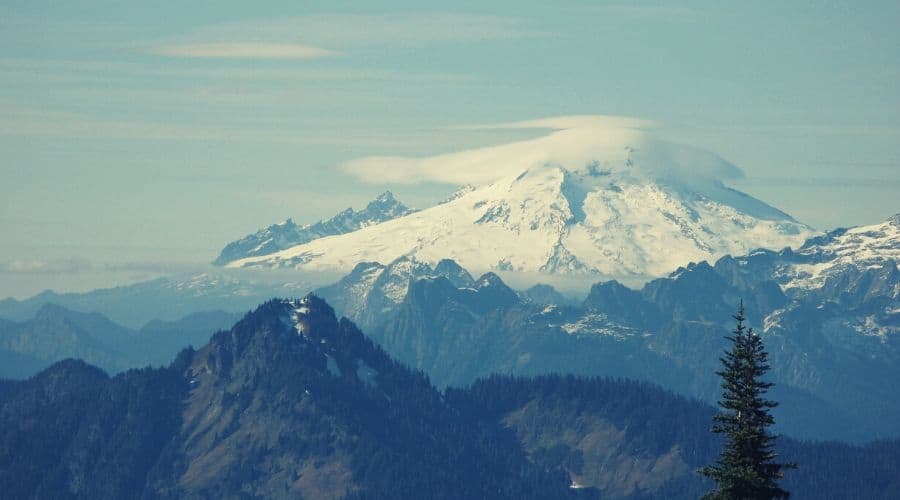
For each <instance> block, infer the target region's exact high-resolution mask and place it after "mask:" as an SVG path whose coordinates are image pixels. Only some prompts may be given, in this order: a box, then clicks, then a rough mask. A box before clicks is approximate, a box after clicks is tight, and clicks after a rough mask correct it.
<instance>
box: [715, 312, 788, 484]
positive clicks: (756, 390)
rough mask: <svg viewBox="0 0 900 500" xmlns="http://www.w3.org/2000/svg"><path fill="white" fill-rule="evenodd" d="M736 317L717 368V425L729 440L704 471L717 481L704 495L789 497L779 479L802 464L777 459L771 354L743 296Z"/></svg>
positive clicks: (716, 427)
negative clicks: (751, 324) (769, 394)
mask: <svg viewBox="0 0 900 500" xmlns="http://www.w3.org/2000/svg"><path fill="white" fill-rule="evenodd" d="M734 319H735V320H737V327H735V329H734V331H733V332H732V336H730V337H726V338H727V339H728V340H729V341H731V343H732V345H731V349H730V350H728V351H725V355H724V357H722V358H720V361H721V362H722V370H721V371H718V372H716V374H717V375H719V376H720V377H721V378H722V399H721V400H720V401H719V407H720V408H721V410H720V411H719V413H718V414H717V415H716V416H715V417H714V420H715V424H714V425H713V428H712V431H713V432H715V433H719V434H724V435H725V445H724V449H723V450H722V452H721V454H720V455H719V460H718V462H716V463H715V464H714V465H711V466H707V467H704V468H703V469H701V471H700V473H701V474H703V475H704V476H707V477H709V478H711V479H713V480H714V481H715V482H716V483H717V488H716V489H715V490H713V491H711V492H709V493H707V494H706V496H705V497H704V498H707V499H734V500H737V499H740V500H744V499H747V500H762V499H772V498H788V496H789V495H790V494H789V493H788V492H787V491H785V490H784V489H782V488H781V487H780V486H779V485H778V479H780V478H782V477H783V476H784V474H783V472H782V469H785V468H793V467H796V465H794V464H783V463H778V462H775V461H774V460H775V457H776V456H777V454H776V453H775V438H776V436H775V435H773V434H771V433H770V432H769V430H768V429H769V427H771V426H772V425H773V424H774V423H775V420H774V419H773V418H772V415H771V414H770V413H769V410H771V409H772V408H774V407H776V406H777V405H778V403H776V402H774V401H770V400H768V399H765V393H766V391H767V390H768V389H769V388H770V387H772V383H770V382H764V381H763V380H762V376H763V375H764V374H765V373H766V371H768V369H769V364H768V354H767V353H766V351H765V349H764V347H763V343H762V338H761V337H760V336H759V335H757V334H756V333H754V332H753V329H752V328H751V329H746V328H745V326H744V320H745V319H746V318H745V317H744V302H743V301H741V304H740V307H739V309H738V313H737V314H736V315H735V316H734Z"/></svg>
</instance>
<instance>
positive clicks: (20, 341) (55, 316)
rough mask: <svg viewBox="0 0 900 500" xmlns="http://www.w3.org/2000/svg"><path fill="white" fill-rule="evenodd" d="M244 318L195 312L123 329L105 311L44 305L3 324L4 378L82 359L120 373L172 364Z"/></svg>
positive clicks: (0, 370) (0, 336) (1, 374)
mask: <svg viewBox="0 0 900 500" xmlns="http://www.w3.org/2000/svg"><path fill="white" fill-rule="evenodd" d="M239 317H240V316H239V315H236V314H234V313H226V312H222V311H210V312H204V313H199V312H197V313H191V314H189V315H187V316H185V317H183V318H181V319H179V320H176V321H160V320H155V321H151V322H149V323H147V324H146V325H144V326H143V327H142V328H140V329H139V330H132V329H130V328H126V327H124V326H121V325H118V324H116V323H114V322H112V321H110V320H109V319H108V318H106V317H105V316H103V315H102V314H100V313H82V312H75V311H70V310H68V309H66V308H64V307H61V306H58V305H56V304H52V303H48V304H45V305H43V306H42V307H41V308H40V309H39V310H38V311H37V313H36V314H35V315H34V317H33V318H31V319H29V320H26V321H22V322H15V321H6V320H0V359H3V360H5V362H4V363H2V364H0V378H25V377H28V376H31V375H33V374H35V373H37V372H38V371H39V370H41V369H43V368H46V367H47V366H50V365H51V364H53V363H55V362H57V361H60V360H63V359H66V358H79V359H82V360H85V361H87V362H89V363H91V364H94V365H97V366H100V367H101V368H103V369H104V370H106V371H109V372H112V373H116V372H120V371H123V370H126V369H128V368H137V367H142V366H150V365H152V366H162V365H167V364H168V363H169V362H170V361H171V360H172V358H173V357H174V356H175V354H177V353H178V351H180V350H181V349H184V348H185V347H187V346H189V345H195V346H200V345H203V344H205V343H206V342H207V341H208V340H209V337H210V336H211V335H212V334H213V333H214V332H216V331H217V330H220V329H225V328H228V327H230V326H231V325H232V324H233V323H234V322H235V321H236V320H237V319H238V318H239Z"/></svg>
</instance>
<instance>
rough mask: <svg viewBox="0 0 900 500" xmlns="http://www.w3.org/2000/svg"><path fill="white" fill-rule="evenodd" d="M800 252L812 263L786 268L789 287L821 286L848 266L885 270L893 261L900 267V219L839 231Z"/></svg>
mask: <svg viewBox="0 0 900 500" xmlns="http://www.w3.org/2000/svg"><path fill="white" fill-rule="evenodd" d="M796 254H797V255H799V256H802V257H805V258H807V259H808V260H809V261H810V262H807V263H798V264H793V265H792V266H790V267H789V268H788V269H785V270H783V271H782V273H783V274H785V275H787V276H788V279H787V281H786V282H785V283H784V285H783V288H785V289H792V288H793V289H801V290H804V289H814V288H819V287H821V286H822V285H823V284H824V283H825V280H826V279H828V277H829V276H830V275H832V274H833V273H835V272H837V271H839V270H840V269H843V268H846V267H848V266H856V267H859V268H862V269H883V268H884V266H886V265H888V263H889V262H891V261H893V265H895V266H897V269H898V270H900V220H898V219H897V216H894V217H892V218H891V219H888V220H886V221H884V222H882V223H879V224H872V225H868V226H857V227H853V228H849V229H846V230H839V231H835V232H833V233H831V234H830V235H827V236H826V237H825V239H824V241H817V242H816V243H815V244H810V245H804V246H803V247H802V248H800V249H798V250H797V252H796ZM895 296H896V294H895Z"/></svg>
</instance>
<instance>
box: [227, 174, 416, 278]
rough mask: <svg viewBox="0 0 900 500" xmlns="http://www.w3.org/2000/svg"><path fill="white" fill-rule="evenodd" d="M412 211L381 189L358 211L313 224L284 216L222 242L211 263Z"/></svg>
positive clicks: (343, 231) (274, 249) (346, 211)
mask: <svg viewBox="0 0 900 500" xmlns="http://www.w3.org/2000/svg"><path fill="white" fill-rule="evenodd" d="M412 212H413V210H412V209H410V208H409V207H407V206H406V205H404V204H403V203H401V202H400V201H399V200H397V199H396V198H395V197H394V194H393V193H392V192H390V191H385V192H383V193H381V194H380V195H378V197H376V198H375V199H374V200H372V201H370V202H369V203H368V204H367V205H366V208H364V209H362V210H359V211H356V210H354V209H353V208H350V207H348V208H346V209H344V210H343V211H341V212H339V213H338V214H336V215H335V216H334V217H332V218H330V219H327V220H321V221H319V222H316V223H314V224H308V225H305V226H298V225H296V224H295V223H294V221H293V220H292V219H286V220H285V221H284V222H281V223H278V224H272V225H270V226H268V227H266V228H264V229H260V230H259V231H257V232H255V233H253V234H250V235H247V236H245V237H243V238H241V239H239V240H237V241H233V242H231V243H229V244H228V245H226V246H225V248H223V249H222V251H221V252H220V253H219V256H218V258H216V260H215V261H214V262H213V264H215V265H219V266H224V265H227V264H228V263H230V262H233V261H235V260H240V259H244V258H248V257H254V256H261V255H270V254H272V253H275V252H279V251H281V250H284V249H286V248H290V247H293V246H296V245H301V244H305V243H309V242H311V241H314V240H317V239H319V238H324V237H326V236H335V235H340V234H346V233H350V232H353V231H357V230H359V229H362V228H364V227H368V226H372V225H375V224H380V223H382V222H385V221H389V220H392V219H396V218H397V217H402V216H404V215H408V214H410V213H412Z"/></svg>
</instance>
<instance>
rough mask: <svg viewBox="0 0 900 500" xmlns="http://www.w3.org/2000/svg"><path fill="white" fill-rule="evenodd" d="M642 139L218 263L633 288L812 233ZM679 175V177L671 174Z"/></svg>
mask: <svg viewBox="0 0 900 500" xmlns="http://www.w3.org/2000/svg"><path fill="white" fill-rule="evenodd" d="M648 141H650V140H649V139H647V138H646V137H643V136H638V137H631V136H628V135H627V134H626V136H625V138H624V139H622V141H621V144H619V143H616V144H614V145H613V146H610V147H609V148H610V149H609V150H608V151H606V152H605V153H604V155H603V156H602V158H600V159H597V160H594V161H591V162H588V163H586V164H582V163H574V164H567V165H562V164H558V163H544V164H540V165H534V166H530V167H526V166H523V167H522V168H521V169H520V170H519V171H516V172H515V174H513V175H510V176H508V177H503V178H500V179H498V180H496V181H494V182H491V183H489V184H485V185H479V186H475V187H469V188H466V189H464V190H462V191H460V192H459V194H458V195H456V196H453V197H451V198H450V199H449V200H447V201H445V202H442V203H440V204H438V205H436V206H433V207H430V208H427V209H425V210H421V211H417V212H409V211H408V210H406V208H405V207H404V206H402V205H399V204H397V205H387V207H388V209H384V208H381V207H382V206H383V205H384V204H385V201H384V200H383V199H382V198H383V196H384V195H383V196H382V198H379V200H380V201H379V200H376V202H373V204H370V206H369V207H368V208H367V209H366V210H365V211H363V212H359V213H353V212H349V214H350V216H353V217H359V218H361V220H364V221H365V222H363V223H356V222H354V223H353V224H338V226H340V227H338V228H336V229H333V230H332V229H328V230H324V229H322V228H323V227H326V226H327V227H331V226H332V225H333V224H331V221H328V222H323V223H318V224H316V225H313V226H305V227H304V228H297V227H296V226H294V225H292V224H291V223H290V222H286V223H284V224H282V225H278V226H271V227H269V228H266V229H263V230H261V231H260V232H258V233H256V234H255V235H251V236H248V237H246V238H244V239H242V240H239V241H238V242H235V243H231V244H229V246H228V247H226V248H225V250H223V252H222V255H220V257H219V259H217V261H216V262H217V263H219V264H224V265H227V266H228V267H234V268H292V269H302V270H319V271H321V270H329V271H335V270H337V271H341V272H349V271H350V270H351V269H353V268H354V266H356V265H357V264H358V263H360V262H381V263H386V262H392V261H394V260H396V259H398V258H400V257H411V258H414V259H415V260H416V261H419V262H423V263H427V264H429V265H432V266H434V265H436V264H437V263H438V262H439V261H441V260H442V259H445V258H450V259H453V260H454V261H456V262H457V263H459V265H461V266H463V267H465V268H466V269H470V270H472V271H476V272H478V273H483V272H487V271H494V272H500V271H510V272H517V273H526V274H532V275H536V276H541V275H544V276H559V275H562V276H581V277H586V278H587V279H592V280H598V279H610V278H612V279H617V280H619V281H621V282H625V283H628V284H631V285H639V284H642V283H643V282H646V281H648V280H650V279H653V278H657V277H661V276H665V275H666V274H668V273H669V272H671V271H672V270H674V269H676V268H678V267H679V266H684V265H686V264H687V263H689V262H699V261H702V260H708V261H712V260H715V259H717V258H720V257H722V256H724V255H742V254H746V253H748V252H749V251H751V250H753V249H755V248H760V247H761V248H768V249H774V250H780V249H782V248H785V247H790V246H799V245H801V244H802V243H803V242H804V241H805V240H806V239H807V238H809V237H811V236H813V235H815V234H817V233H816V232H815V231H814V230H812V229H811V228H809V227H807V226H806V225H804V224H801V223H799V222H797V221H795V220H794V219H793V218H791V217H790V216H789V215H787V214H785V213H784V212H782V211H780V210H777V209H775V208H773V207H771V206H769V205H767V204H766V203H764V202H762V201H760V200H757V199H755V198H753V197H751V196H749V195H747V194H744V193H741V192H739V191H736V190H734V189H731V188H729V187H727V186H725V185H724V184H723V183H722V182H721V181H719V180H716V179H711V178H706V177H705V176H704V175H703V174H702V173H701V172H700V171H702V170H703V169H713V168H721V169H724V170H727V169H728V168H729V167H731V166H730V165H729V164H727V162H724V160H721V159H719V158H718V157H715V156H713V155H710V154H709V153H705V152H701V151H696V150H693V149H691V148H687V147H682V146H677V147H676V146H674V145H671V144H664V143H658V142H648ZM710 165H712V166H710ZM731 168H733V167H731ZM692 169H693V170H692ZM679 170H684V171H686V172H688V173H684V172H680V173H679V174H678V175H675V174H673V173H672V172H675V171H679ZM373 207H378V209H377V210H376V209H375V208H373ZM346 214H348V212H343V213H342V214H339V215H338V216H336V218H335V219H332V221H333V220H338V219H340V220H343V219H344V218H346V217H349V216H348V215H346ZM354 220H356V219H354ZM322 236H329V237H327V238H323V237H322ZM237 249H241V250H240V251H237ZM537 279H538V280H539V279H540V278H537Z"/></svg>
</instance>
